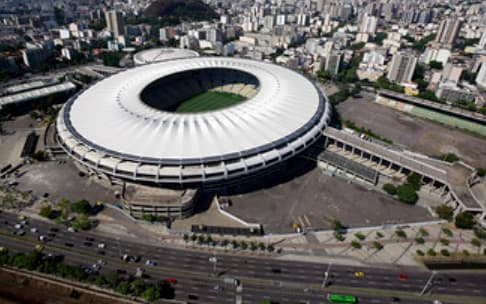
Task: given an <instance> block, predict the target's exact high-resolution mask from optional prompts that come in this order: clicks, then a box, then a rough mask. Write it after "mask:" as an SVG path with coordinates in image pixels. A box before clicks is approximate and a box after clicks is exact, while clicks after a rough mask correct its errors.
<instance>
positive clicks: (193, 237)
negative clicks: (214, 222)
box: [191, 234, 197, 243]
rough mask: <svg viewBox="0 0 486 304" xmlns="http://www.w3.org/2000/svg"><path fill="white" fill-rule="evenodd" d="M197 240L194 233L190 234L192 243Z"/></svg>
mask: <svg viewBox="0 0 486 304" xmlns="http://www.w3.org/2000/svg"><path fill="white" fill-rule="evenodd" d="M196 240H197V236H196V235H195V234H192V235H191V241H192V242H193V243H194V242H195V241H196Z"/></svg>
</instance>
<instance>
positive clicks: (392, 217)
mask: <svg viewBox="0 0 486 304" xmlns="http://www.w3.org/2000/svg"><path fill="white" fill-rule="evenodd" d="M228 198H229V199H230V200H231V202H232V206H231V207H229V208H227V209H225V210H226V211H228V212H230V213H232V214H234V215H236V216H238V217H240V218H242V219H244V220H246V221H248V222H252V223H261V224H263V227H264V229H265V232H267V233H289V232H292V229H293V228H292V225H293V223H299V219H298V218H299V217H300V218H301V219H303V220H304V221H305V222H306V220H305V219H304V218H305V217H306V218H307V219H308V221H309V222H310V226H311V227H312V228H314V229H332V228H333V220H335V219H336V220H339V221H341V222H342V223H343V224H344V225H345V226H348V227H364V226H376V225H382V224H384V223H388V224H391V223H405V222H419V221H424V220H430V219H432V218H431V216H430V215H429V214H428V212H427V211H426V209H424V208H422V207H419V206H410V205H406V204H403V203H401V202H398V201H397V200H395V199H393V198H391V197H389V196H387V195H385V194H381V193H379V192H376V191H373V190H368V189H366V188H365V187H363V186H361V185H357V184H351V183H348V182H347V181H346V180H343V179H340V178H336V177H331V176H326V175H323V174H322V173H321V169H318V168H315V169H314V170H312V171H310V172H308V173H306V174H304V175H302V176H299V177H297V178H295V179H294V180H292V181H290V182H287V183H284V184H280V185H276V186H273V187H270V188H267V189H263V190H258V191H254V192H250V193H247V194H240V195H233V196H229V197H228ZM305 222H304V223H305Z"/></svg>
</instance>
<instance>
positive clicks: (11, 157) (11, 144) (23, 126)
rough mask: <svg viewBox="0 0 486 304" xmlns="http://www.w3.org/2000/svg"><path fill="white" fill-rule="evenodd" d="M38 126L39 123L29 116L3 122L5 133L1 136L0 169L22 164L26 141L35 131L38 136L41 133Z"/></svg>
mask: <svg viewBox="0 0 486 304" xmlns="http://www.w3.org/2000/svg"><path fill="white" fill-rule="evenodd" d="M37 126H38V123H37V122H36V121H35V120H33V119H32V118H30V116H28V115H23V116H20V117H17V118H16V119H15V120H8V121H4V122H2V127H3V130H4V133H3V134H0V168H2V167H4V166H6V165H8V164H12V165H16V164H18V163H19V162H21V158H20V153H21V152H22V148H23V147H24V144H25V139H26V138H27V135H28V134H29V133H30V132H31V131H33V130H35V131H36V133H37V134H39V133H40V129H36V127H37Z"/></svg>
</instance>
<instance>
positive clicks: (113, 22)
mask: <svg viewBox="0 0 486 304" xmlns="http://www.w3.org/2000/svg"><path fill="white" fill-rule="evenodd" d="M105 19H106V27H108V30H109V31H110V32H112V33H113V35H114V37H115V38H118V37H119V36H124V35H125V22H124V21H123V14H122V13H121V12H119V11H106V12H105Z"/></svg>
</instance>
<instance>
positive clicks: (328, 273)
mask: <svg viewBox="0 0 486 304" xmlns="http://www.w3.org/2000/svg"><path fill="white" fill-rule="evenodd" d="M331 267H332V263H329V265H328V266H327V270H326V272H324V280H323V281H322V288H326V285H327V280H328V279H329V275H330V274H331Z"/></svg>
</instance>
